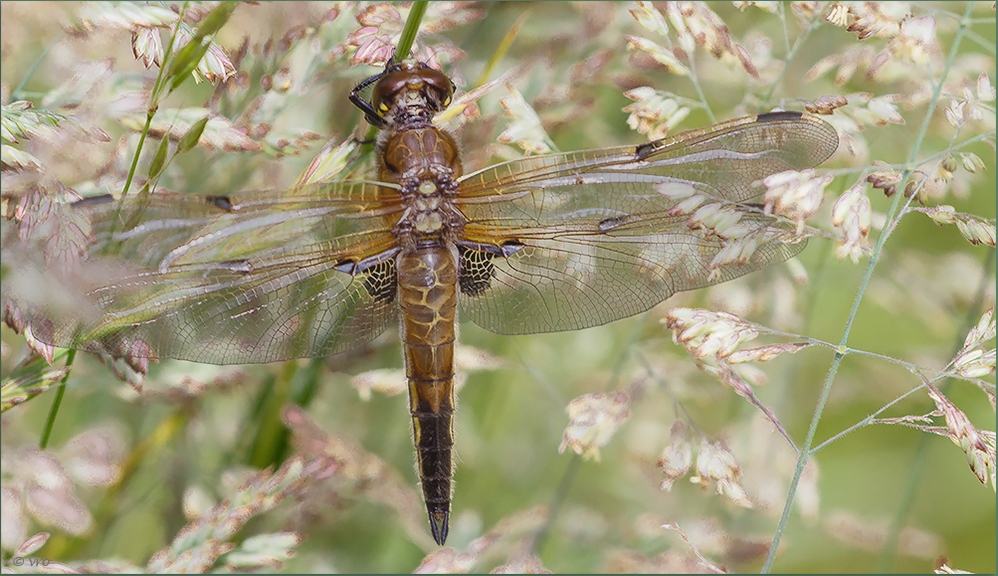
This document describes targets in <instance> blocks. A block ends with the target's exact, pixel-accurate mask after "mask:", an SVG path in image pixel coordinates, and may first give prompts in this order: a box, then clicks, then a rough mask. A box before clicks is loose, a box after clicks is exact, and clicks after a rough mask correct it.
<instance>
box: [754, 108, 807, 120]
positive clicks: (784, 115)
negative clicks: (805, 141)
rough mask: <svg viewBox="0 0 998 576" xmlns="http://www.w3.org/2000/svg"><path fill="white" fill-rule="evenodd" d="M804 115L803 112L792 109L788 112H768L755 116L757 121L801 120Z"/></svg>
mask: <svg viewBox="0 0 998 576" xmlns="http://www.w3.org/2000/svg"><path fill="white" fill-rule="evenodd" d="M802 116H804V114H803V113H802V112H794V111H792V110H790V111H786V112H767V113H766V114H759V115H758V116H756V117H755V119H756V121H757V122H781V121H784V120H800V118H801V117H802Z"/></svg>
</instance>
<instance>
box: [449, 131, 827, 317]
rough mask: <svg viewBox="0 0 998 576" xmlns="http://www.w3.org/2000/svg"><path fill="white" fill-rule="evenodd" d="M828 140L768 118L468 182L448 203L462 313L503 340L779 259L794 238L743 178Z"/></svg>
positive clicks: (508, 168) (813, 153)
mask: <svg viewBox="0 0 998 576" xmlns="http://www.w3.org/2000/svg"><path fill="white" fill-rule="evenodd" d="M837 146H838V136H837V134H836V133H835V130H834V129H833V128H832V127H831V126H829V125H828V124H827V123H825V122H824V121H822V120H820V119H817V118H814V117H812V116H805V115H802V114H800V113H794V112H777V113H772V114H764V115H761V116H755V117H750V118H743V119H739V120H733V121H730V122H725V123H721V124H717V125H715V126H711V127H708V128H704V129H702V130H695V131H691V132H685V133H683V134H679V135H676V136H673V137H669V138H665V139H663V140H658V141H654V142H650V143H648V144H643V145H641V146H638V147H636V148H635V147H628V148H607V149H603V150H590V151H582V152H574V153H568V154H552V155H545V156H537V157H532V158H526V159H522V160H516V161H513V162H507V163H504V164H499V165H496V166H493V167H491V168H488V169H486V170H483V171H480V172H477V173H474V174H471V175H469V176H467V177H465V178H464V179H463V180H462V181H461V183H460V187H459V195H458V199H457V202H458V206H459V207H460V209H461V210H462V212H464V214H465V215H466V216H467V218H468V223H467V225H466V226H465V229H464V232H463V234H462V237H461V239H460V240H459V245H460V248H459V250H460V252H461V263H462V282H461V284H462V292H463V294H462V296H463V297H462V300H461V302H462V309H463V310H464V312H465V313H466V314H467V315H468V316H469V317H470V318H471V319H472V320H473V321H474V322H475V323H477V324H479V325H481V326H482V327H484V328H487V329H489V330H492V331H495V332H498V333H502V334H528V333H534V332H548V331H558V330H576V329H580V328H587V327H590V326H597V325H600V324H604V323H607V322H610V321H613V320H617V319H620V318H624V317H627V316H630V315H633V314H637V313H639V312H642V311H644V310H647V309H649V308H651V307H652V306H654V305H656V304H658V303H659V302H661V301H662V300H664V299H665V298H668V297H669V296H671V295H672V294H674V293H675V292H679V291H683V290H693V289H696V288H702V287H705V286H709V285H712V284H717V283H720V282H724V281H726V280H730V279H732V278H735V277H738V276H741V275H743V274H747V273H749V272H752V271H755V270H758V269H760V268H762V267H764V266H768V265H769V264H773V263H775V262H782V261H784V260H786V259H788V258H790V257H792V256H793V255H794V254H796V253H798V252H799V251H800V250H802V249H803V247H804V244H803V242H797V243H788V241H789V240H791V239H790V236H791V234H789V233H788V232H789V231H790V227H788V226H787V225H785V224H783V223H781V222H780V221H778V220H777V219H775V218H771V217H768V216H765V215H763V214H762V213H761V210H760V208H759V207H758V206H752V205H748V204H744V202H745V201H746V200H749V199H751V198H753V197H755V196H758V195H759V194H760V193H761V192H762V189H761V188H757V187H754V186H753V183H754V182H756V181H758V180H761V179H762V178H765V177H766V176H768V175H770V174H773V173H776V172H781V171H783V170H791V169H796V170H800V169H804V168H809V167H813V166H816V165H818V164H820V163H821V162H823V161H824V160H825V159H827V158H828V157H829V156H831V155H832V153H833V152H834V151H835V149H836V147H837ZM708 216H710V217H709V218H708Z"/></svg>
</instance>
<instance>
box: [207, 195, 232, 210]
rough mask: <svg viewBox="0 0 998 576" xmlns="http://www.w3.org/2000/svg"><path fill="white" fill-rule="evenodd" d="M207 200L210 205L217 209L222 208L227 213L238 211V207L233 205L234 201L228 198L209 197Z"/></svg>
mask: <svg viewBox="0 0 998 576" xmlns="http://www.w3.org/2000/svg"><path fill="white" fill-rule="evenodd" d="M205 200H206V201H207V202H208V204H211V205H212V206H215V207H216V208H221V209H222V210H225V211H226V212H232V211H233V210H235V209H236V207H235V206H233V205H232V201H231V200H229V197H228V196H208V197H207V198H206V199H205Z"/></svg>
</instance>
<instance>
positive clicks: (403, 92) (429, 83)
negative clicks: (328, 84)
mask: <svg viewBox="0 0 998 576" xmlns="http://www.w3.org/2000/svg"><path fill="white" fill-rule="evenodd" d="M453 95H454V83H453V82H451V80H450V78H448V77H447V76H445V75H444V73H443V72H441V71H439V70H434V69H433V68H430V67H429V66H427V65H426V64H423V63H422V62H419V61H417V60H403V61H402V62H400V63H398V64H389V67H388V69H386V70H385V72H384V74H383V75H382V76H381V79H380V80H378V83H377V84H376V85H375V86H374V92H373V94H372V95H371V106H372V107H373V108H374V110H375V111H376V112H377V113H378V115H379V116H380V117H381V118H383V119H390V118H392V117H395V116H398V115H400V114H401V115H403V116H426V115H429V116H432V115H433V114H436V113H438V112H440V111H441V110H443V109H444V108H446V107H447V106H448V105H450V103H451V98H452V97H453Z"/></svg>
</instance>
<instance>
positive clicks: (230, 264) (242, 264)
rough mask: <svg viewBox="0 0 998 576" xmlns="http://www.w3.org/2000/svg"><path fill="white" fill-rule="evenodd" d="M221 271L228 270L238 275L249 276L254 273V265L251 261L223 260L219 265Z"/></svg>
mask: <svg viewBox="0 0 998 576" xmlns="http://www.w3.org/2000/svg"><path fill="white" fill-rule="evenodd" d="M218 268H219V270H227V271H229V272H235V273H237V274H249V273H250V272H252V271H253V263H252V262H250V261H249V260H245V259H244V260H223V261H222V262H219V263H218Z"/></svg>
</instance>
